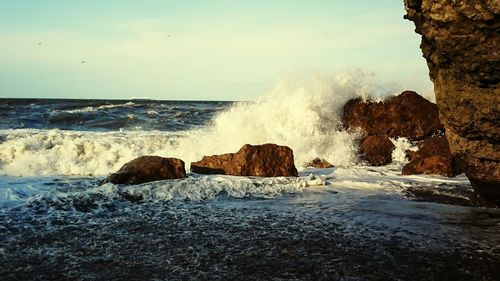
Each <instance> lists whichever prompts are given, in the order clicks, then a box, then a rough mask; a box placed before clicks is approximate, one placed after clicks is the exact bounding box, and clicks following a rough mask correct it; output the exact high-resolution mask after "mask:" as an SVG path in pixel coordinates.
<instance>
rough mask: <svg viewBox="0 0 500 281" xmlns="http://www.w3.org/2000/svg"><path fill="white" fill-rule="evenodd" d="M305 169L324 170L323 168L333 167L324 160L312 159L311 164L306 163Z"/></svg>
mask: <svg viewBox="0 0 500 281" xmlns="http://www.w3.org/2000/svg"><path fill="white" fill-rule="evenodd" d="M306 167H312V168H318V169H325V168H333V167H335V166H333V165H332V164H330V162H328V161H326V160H324V159H320V158H314V159H313V160H312V161H311V162H309V163H307V165H306Z"/></svg>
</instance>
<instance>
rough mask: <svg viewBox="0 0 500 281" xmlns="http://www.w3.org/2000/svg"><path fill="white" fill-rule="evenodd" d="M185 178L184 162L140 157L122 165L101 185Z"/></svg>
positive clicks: (174, 159) (157, 157)
mask: <svg viewBox="0 0 500 281" xmlns="http://www.w3.org/2000/svg"><path fill="white" fill-rule="evenodd" d="M185 177H186V170H185V168H184V161H182V160H180V159H177V158H164V157H159V156H141V157H139V158H136V159H134V160H132V161H130V162H128V163H127V164H125V165H123V166H122V167H121V168H120V170H118V171H117V172H116V173H113V174H111V175H109V176H108V177H107V178H106V179H105V180H104V181H103V183H107V182H111V183H114V184H129V185H131V184H141V183H145V182H151V181H157V180H165V179H180V178H185Z"/></svg>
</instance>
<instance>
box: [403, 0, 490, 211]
mask: <svg viewBox="0 0 500 281" xmlns="http://www.w3.org/2000/svg"><path fill="white" fill-rule="evenodd" d="M405 9H406V12H407V14H406V16H405V18H407V19H409V20H411V21H413V22H414V23H415V27H416V30H415V31H416V32H417V33H419V34H421V35H422V43H421V45H420V47H421V49H422V53H423V55H424V57H425V59H426V60H427V65H428V67H429V74H430V77H431V80H432V81H433V83H434V90H435V93H436V101H437V105H438V107H439V113H440V118H441V121H442V122H443V124H444V127H445V128H446V137H447V138H448V140H449V143H450V148H451V152H452V154H453V155H454V156H455V157H456V159H457V160H458V161H457V163H458V164H459V165H460V168H461V169H462V170H463V171H464V172H465V174H466V175H467V177H468V178H469V180H470V182H471V184H472V186H473V187H474V189H475V191H476V192H478V193H479V194H480V195H481V196H483V197H484V198H486V199H489V200H491V201H492V202H497V203H499V202H500V129H499V128H500V89H499V87H498V85H499V83H500V75H499V73H500V52H498V44H499V42H500V21H499V18H500V6H499V4H498V1H491V0H485V1H479V0H468V1H431V0H421V1H413V0H405Z"/></svg>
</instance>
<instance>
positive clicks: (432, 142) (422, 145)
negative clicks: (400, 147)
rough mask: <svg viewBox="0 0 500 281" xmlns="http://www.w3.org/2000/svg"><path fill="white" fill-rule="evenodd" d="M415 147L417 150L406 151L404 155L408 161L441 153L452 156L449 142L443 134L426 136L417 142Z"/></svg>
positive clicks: (448, 156)
mask: <svg viewBox="0 0 500 281" xmlns="http://www.w3.org/2000/svg"><path fill="white" fill-rule="evenodd" d="M417 147H418V150H417V151H409V150H407V151H406V155H407V156H408V159H410V161H412V160H415V159H417V158H421V157H428V156H432V155H441V156H443V157H447V158H452V155H451V150H450V144H449V143H448V139H446V137H445V136H444V135H441V136H432V137H428V138H426V139H425V140H423V141H421V142H419V143H417Z"/></svg>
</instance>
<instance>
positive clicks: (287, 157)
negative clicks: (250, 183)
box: [191, 144, 298, 177]
mask: <svg viewBox="0 0 500 281" xmlns="http://www.w3.org/2000/svg"><path fill="white" fill-rule="evenodd" d="M191 172H194V173H199V174H224V175H235V176H259V177H279V176H297V175H298V172H297V169H296V168H295V164H294V162H293V151H292V150H291V149H290V148H289V147H287V146H279V145H276V144H263V145H250V144H246V145H244V146H243V147H242V148H241V149H240V150H239V151H238V152H236V153H228V154H222V155H212V156H204V157H203V159H201V161H198V162H192V163H191Z"/></svg>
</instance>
